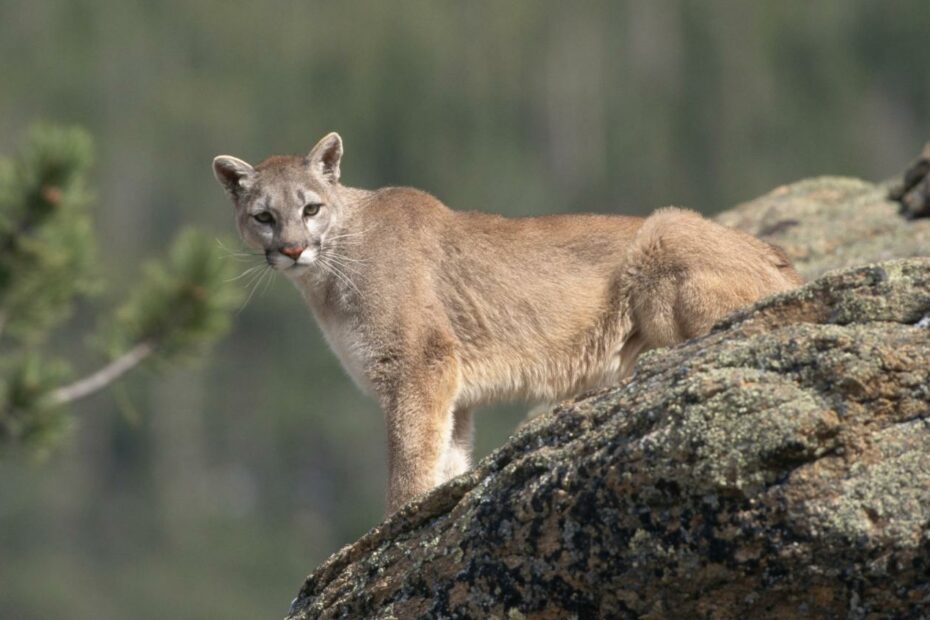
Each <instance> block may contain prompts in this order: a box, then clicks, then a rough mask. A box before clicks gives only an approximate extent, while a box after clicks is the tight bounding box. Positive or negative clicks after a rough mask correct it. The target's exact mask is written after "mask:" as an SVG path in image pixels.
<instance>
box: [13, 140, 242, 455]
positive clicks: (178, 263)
mask: <svg viewBox="0 0 930 620" xmlns="http://www.w3.org/2000/svg"><path fill="white" fill-rule="evenodd" d="M91 160H92V143H91V139H90V137H89V136H88V135H87V133H86V132H84V131H82V130H80V129H75V128H69V129H65V128H58V127H51V126H39V127H36V128H34V129H33V130H32V131H31V132H30V136H29V139H28V141H27V144H26V146H25V147H24V149H23V150H22V152H21V153H20V154H19V155H18V156H16V157H12V158H6V159H0V452H2V451H3V450H4V449H6V448H9V447H11V446H14V445H21V446H25V447H26V448H28V449H30V450H44V449H47V448H48V447H50V446H52V445H53V444H54V441H55V439H56V438H58V437H59V436H60V435H61V433H62V431H63V430H64V429H66V428H67V426H68V421H69V419H70V418H69V415H68V406H69V405H70V404H71V403H72V402H74V401H76V400H79V399H81V398H84V397H85V396H89V395H90V394H93V393H95V392H97V391H99V390H102V389H104V388H106V387H107V386H109V385H111V384H112V383H113V382H114V381H116V380H117V379H119V378H120V377H122V376H123V375H124V374H125V373H126V372H128V371H129V370H132V369H133V368H135V367H137V366H139V365H140V364H142V363H151V362H152V361H154V360H162V361H165V360H175V359H178V358H190V357H192V356H196V355H197V354H199V353H201V352H202V351H203V349H204V348H205V346H206V345H208V344H209V343H211V342H212V341H214V340H215V339H216V338H217V337H219V336H220V335H222V334H223V333H224V332H225V331H226V330H227V329H228V327H229V323H230V315H231V313H232V310H234V309H235V308H236V307H237V305H238V304H239V302H240V293H239V290H238V288H236V287H234V286H233V285H231V284H230V281H231V280H232V276H233V273H232V271H231V270H232V269H233V267H232V265H230V264H229V261H225V260H223V257H222V256H221V254H220V251H219V247H218V246H217V245H216V244H215V243H213V242H211V240H210V239H209V238H207V237H206V236H205V235H204V234H203V233H202V232H198V231H196V230H193V229H189V230H186V231H184V232H183V233H181V234H180V235H179V236H178V237H177V239H176V240H175V242H174V244H173V247H172V248H171V249H170V251H169V253H168V256H167V257H165V258H164V259H162V260H156V261H151V262H149V263H148V264H147V265H145V266H144V268H143V274H142V276H141V277H140V278H139V279H138V283H137V284H136V286H135V288H134V289H133V290H131V291H129V292H128V293H127V294H126V296H125V298H126V301H125V302H124V303H123V304H122V306H120V307H119V308H118V309H116V311H115V312H114V313H113V318H112V319H111V320H109V321H106V322H105V323H103V325H104V327H103V328H102V329H101V332H102V333H101V334H100V335H99V336H97V338H96V341H98V342H102V343H103V344H104V346H105V349H106V351H107V353H108V354H109V356H110V361H109V362H108V363H105V364H104V365H103V366H102V367H100V368H99V369H98V370H96V371H94V372H92V373H90V374H87V375H85V376H83V377H82V378H78V379H77V380H74V373H72V372H71V370H70V368H69V364H67V363H66V362H65V361H64V360H61V359H59V358H57V357H56V356H55V355H54V354H53V353H52V352H50V351H48V348H49V347H48V339H49V336H50V335H51V334H52V332H53V331H54V330H55V328H57V327H60V326H61V324H62V322H63V321H64V320H65V319H67V318H68V316H69V314H70V312H71V309H72V306H73V304H74V302H75V301H76V300H77V299H78V298H80V297H87V296H89V295H90V294H92V293H95V292H97V291H99V290H100V288H101V281H102V278H101V277H99V276H98V274H97V273H96V271H95V267H96V260H95V259H96V240H95V238H94V229H93V222H92V219H91V217H90V213H89V210H88V207H89V203H90V200H89V195H88V192H87V189H86V185H85V176H86V174H87V171H88V169H89V167H90V164H91Z"/></svg>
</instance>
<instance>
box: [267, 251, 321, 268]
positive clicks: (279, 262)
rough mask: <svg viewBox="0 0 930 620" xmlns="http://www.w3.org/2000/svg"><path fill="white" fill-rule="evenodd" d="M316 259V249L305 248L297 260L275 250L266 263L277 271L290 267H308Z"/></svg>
mask: <svg viewBox="0 0 930 620" xmlns="http://www.w3.org/2000/svg"><path fill="white" fill-rule="evenodd" d="M315 261H316V250H313V249H310V248H307V249H306V250H304V251H303V252H301V253H300V256H298V257H297V260H294V259H292V258H291V257H290V256H285V255H284V254H282V253H280V252H275V253H273V254H271V255H270V256H269V257H268V263H269V264H270V265H271V267H272V268H273V269H275V270H277V271H285V270H287V269H290V268H291V267H295V266H296V267H308V266H309V265H312V264H313V263H314V262H315Z"/></svg>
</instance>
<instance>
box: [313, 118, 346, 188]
mask: <svg viewBox="0 0 930 620" xmlns="http://www.w3.org/2000/svg"><path fill="white" fill-rule="evenodd" d="M307 159H308V160H310V169H311V170H313V171H314V172H316V173H318V174H320V175H321V176H322V177H323V178H324V179H326V180H327V181H329V182H330V183H338V182H339V162H340V161H342V138H340V137H339V134H338V133H336V132H335V131H334V132H332V133H330V134H327V135H326V137H325V138H323V139H322V140H320V141H319V142H317V143H316V146H315V147H313V148H312V149H311V150H310V154H309V155H307Z"/></svg>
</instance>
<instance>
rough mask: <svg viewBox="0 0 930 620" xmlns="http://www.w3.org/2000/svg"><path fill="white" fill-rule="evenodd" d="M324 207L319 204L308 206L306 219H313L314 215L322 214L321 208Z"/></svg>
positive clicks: (305, 211) (305, 208)
mask: <svg viewBox="0 0 930 620" xmlns="http://www.w3.org/2000/svg"><path fill="white" fill-rule="evenodd" d="M322 206H323V205H321V204H319V203H312V204H308V205H307V206H305V207H304V217H313V216H314V215H316V214H317V213H319V212H320V207H322Z"/></svg>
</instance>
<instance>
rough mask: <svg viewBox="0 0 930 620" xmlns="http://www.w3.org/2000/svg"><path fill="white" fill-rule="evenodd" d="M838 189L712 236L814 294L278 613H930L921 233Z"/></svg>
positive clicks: (371, 551)
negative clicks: (785, 259)
mask: <svg viewBox="0 0 930 620" xmlns="http://www.w3.org/2000/svg"><path fill="white" fill-rule="evenodd" d="M886 194H887V190H886V189H883V188H882V187H880V186H876V185H871V184H868V183H864V182H861V181H855V180H851V179H816V180H812V181H805V182H801V183H798V184H796V185H792V186H788V187H784V188H779V189H777V190H775V191H774V192H772V193H770V194H769V195H767V196H764V197H762V198H760V199H758V200H755V201H752V202H750V203H747V204H745V205H742V206H740V207H737V208H736V209H734V210H733V211H730V212H728V213H725V214H722V215H721V216H720V217H719V219H720V221H722V222H724V223H727V224H730V225H735V226H738V227H741V228H744V229H746V230H749V231H751V232H753V233H755V234H759V235H760V236H762V237H764V238H767V239H768V240H770V241H773V242H776V243H779V244H780V245H782V246H783V247H784V248H785V249H786V251H787V252H788V253H789V255H790V256H791V257H792V258H793V259H794V260H795V261H796V264H797V265H798V267H799V270H800V271H801V272H802V273H804V274H805V275H806V276H807V277H809V278H817V279H815V280H814V281H812V282H810V283H808V284H807V285H805V286H803V287H801V288H800V289H797V290H795V291H791V292H788V293H785V294H781V295H778V296H776V297H772V298H769V299H766V300H763V301H761V302H759V303H758V304H756V305H755V306H753V307H750V308H747V309H744V310H742V311H740V312H738V313H736V314H734V315H732V316H730V317H728V318H727V319H725V320H724V321H722V322H721V323H719V324H718V325H717V326H716V327H715V328H714V330H713V331H712V332H711V333H710V334H708V335H707V336H704V337H702V338H698V339H695V340H691V341H689V342H686V343H684V344H682V345H680V346H677V347H673V348H670V349H662V350H657V351H652V352H649V353H647V354H645V355H644V356H642V357H641V358H640V360H639V361H638V363H637V366H636V370H635V373H634V375H633V377H632V378H631V379H630V380H629V381H628V382H626V383H624V384H622V385H619V386H616V387H612V388H609V389H605V390H602V391H599V392H596V393H591V394H587V395H584V396H582V397H579V398H577V399H575V400H574V401H571V402H567V403H563V404H562V405H560V406H559V407H558V408H556V409H555V410H554V411H553V412H551V413H549V414H546V415H542V416H540V417H538V418H537V419H535V420H533V421H531V422H530V423H529V424H528V425H527V426H526V427H525V428H524V429H523V430H522V431H521V432H519V433H518V434H517V435H515V436H514V437H513V438H512V439H511V440H510V441H509V442H508V443H507V444H506V445H504V446H503V447H502V448H500V449H499V450H497V451H496V452H494V453H493V454H492V455H490V456H489V457H487V458H486V459H484V460H483V461H482V462H481V463H480V464H479V465H478V466H477V467H476V468H475V469H474V470H472V471H471V472H469V473H468V474H466V475H464V476H462V477H459V478H457V479H455V480H453V481H451V482H450V483H448V484H446V485H444V486H442V487H440V488H438V489H436V490H435V491H433V492H432V493H430V494H428V495H426V496H424V497H422V498H420V499H418V500H416V501H414V502H413V503H412V504H410V505H408V506H406V507H405V508H404V509H402V510H401V511H400V512H399V513H397V514H395V515H393V516H392V517H391V518H389V519H388V520H387V521H385V522H384V523H382V524H381V525H379V526H378V527H376V528H374V529H373V530H371V531H370V532H369V533H368V534H366V535H365V536H364V537H362V538H361V539H360V540H359V541H357V542H356V543H354V544H352V545H350V546H348V547H345V548H343V549H342V550H341V551H339V552H338V553H336V554H335V555H334V556H332V557H331V558H330V559H329V560H327V561H326V562H325V563H324V564H323V565H322V566H321V567H319V568H318V569H317V570H316V571H315V572H314V573H313V574H312V575H310V577H308V578H307V581H306V583H305V584H304V586H303V588H302V589H301V591H300V593H299V595H298V597H297V599H296V600H295V601H294V604H293V606H292V610H291V615H290V616H289V618H291V619H292V620H296V619H298V618H300V619H303V618H318V617H324V618H331V617H341V618H373V617H385V618H387V617H396V618H416V617H430V618H433V617H436V618H442V617H446V618H456V617H460V618H501V619H504V618H566V617H578V618H590V617H605V618H640V617H642V618H654V619H659V618H678V617H688V616H693V617H701V618H803V617H811V618H824V617H835V618H841V617H850V618H918V617H922V616H930V259H925V258H924V259H921V258H911V259H907V260H891V261H887V260H886V261H885V262H882V263H879V264H872V265H868V266H865V267H856V268H852V269H846V270H844V271H839V272H833V273H830V274H827V275H821V274H822V273H823V272H824V271H826V270H828V269H833V268H836V267H847V266H849V265H856V264H862V263H865V262H872V261H878V260H885V259H888V258H891V257H895V256H903V257H908V256H916V255H919V254H921V253H927V251H928V249H930V244H928V240H930V222H928V221H927V220H916V221H912V222H907V221H905V220H904V219H903V218H901V217H900V216H899V215H898V213H897V207H896V206H895V204H894V203H891V202H889V201H888V200H886V199H885V196H886Z"/></svg>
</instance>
